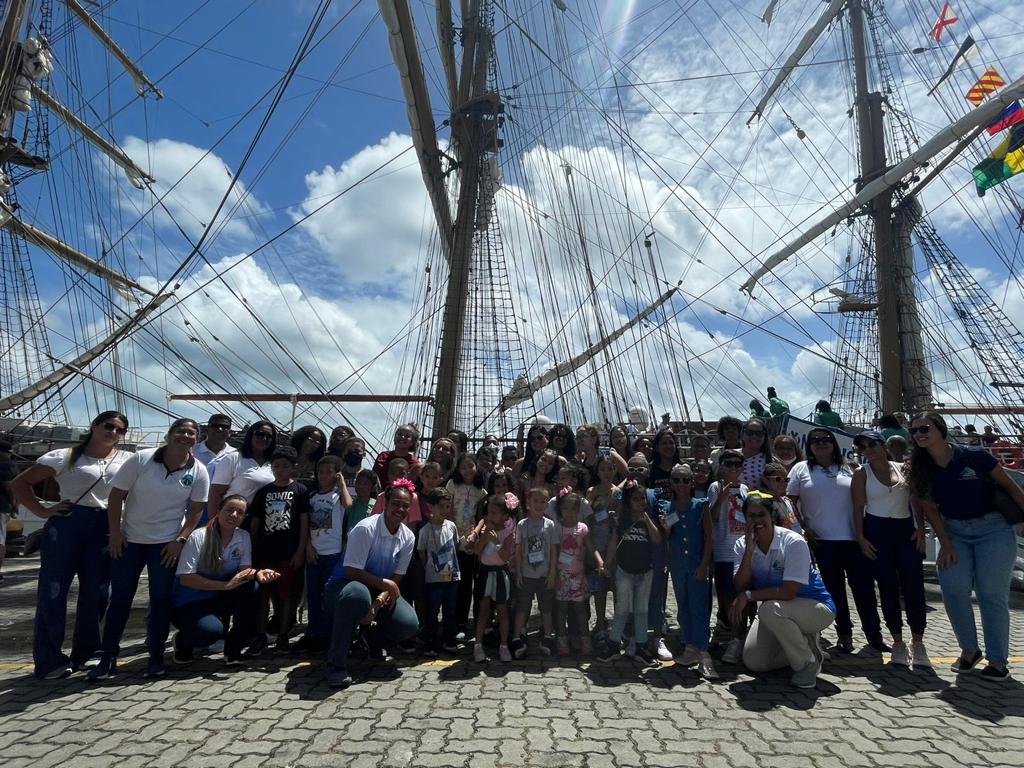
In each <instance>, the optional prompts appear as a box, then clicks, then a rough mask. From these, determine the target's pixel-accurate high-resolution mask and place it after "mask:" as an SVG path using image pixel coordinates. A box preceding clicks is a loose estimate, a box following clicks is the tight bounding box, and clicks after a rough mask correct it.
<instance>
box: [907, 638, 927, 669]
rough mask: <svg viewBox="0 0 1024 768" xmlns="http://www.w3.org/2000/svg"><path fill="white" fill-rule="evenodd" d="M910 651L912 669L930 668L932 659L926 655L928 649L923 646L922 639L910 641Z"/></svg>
mask: <svg viewBox="0 0 1024 768" xmlns="http://www.w3.org/2000/svg"><path fill="white" fill-rule="evenodd" d="M910 650H911V653H912V654H913V656H912V660H913V663H914V669H931V668H932V660H931V659H930V658H929V657H928V649H927V648H925V647H924V641H922V640H915V641H914V642H913V643H911V649H910Z"/></svg>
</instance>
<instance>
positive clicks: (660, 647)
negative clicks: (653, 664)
mask: <svg viewBox="0 0 1024 768" xmlns="http://www.w3.org/2000/svg"><path fill="white" fill-rule="evenodd" d="M651 653H652V654H653V655H654V656H657V657H658V661H672V651H670V650H669V649H668V646H667V645H665V638H663V637H656V638H653V639H652V640H651Z"/></svg>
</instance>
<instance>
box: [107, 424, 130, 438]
mask: <svg viewBox="0 0 1024 768" xmlns="http://www.w3.org/2000/svg"><path fill="white" fill-rule="evenodd" d="M103 428H104V429H105V430H107V431H108V432H117V434H119V435H123V434H124V433H125V432H127V431H128V430H127V429H125V428H124V427H122V426H119V425H117V424H115V423H114V422H112V421H108V422H105V423H104V424H103Z"/></svg>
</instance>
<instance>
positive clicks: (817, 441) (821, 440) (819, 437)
mask: <svg viewBox="0 0 1024 768" xmlns="http://www.w3.org/2000/svg"><path fill="white" fill-rule="evenodd" d="M807 442H808V443H810V444H811V445H821V444H822V443H831V442H832V438H831V437H825V436H824V435H817V436H815V437H809V438H807Z"/></svg>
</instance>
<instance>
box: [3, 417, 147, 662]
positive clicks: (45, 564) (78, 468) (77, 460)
mask: <svg viewBox="0 0 1024 768" xmlns="http://www.w3.org/2000/svg"><path fill="white" fill-rule="evenodd" d="M127 429H128V419H127V417H126V416H125V415H124V414H123V413H118V412H117V411H104V412H103V413H101V414H100V415H99V416H97V417H96V418H95V419H93V420H92V426H91V427H90V429H89V431H88V432H86V433H85V434H84V435H82V439H81V440H80V441H79V443H78V444H77V445H75V446H73V447H71V448H59V449H57V450H55V451H50V452H49V453H44V454H43V455H42V456H40V457H39V458H38V459H37V460H36V463H35V464H34V465H33V466H31V467H29V468H28V469H26V470H25V471H24V472H22V473H21V474H20V475H18V476H17V477H16V478H14V480H12V481H11V490H12V491H13V493H14V496H15V498H16V499H17V501H18V503H19V504H22V505H23V506H24V507H26V508H27V509H28V510H29V511H30V512H32V513H33V514H34V515H36V517H41V518H42V519H44V520H45V521H46V524H45V525H44V526H43V536H42V539H41V540H40V546H39V561H40V562H39V589H38V591H37V593H36V620H35V635H34V637H33V640H32V657H33V660H34V662H35V675H36V677H39V678H45V679H47V680H56V679H59V678H62V677H67V676H68V675H70V674H71V672H72V671H73V670H74V669H84V668H87V667H92V666H95V665H96V663H97V662H98V661H99V650H100V619H101V618H102V617H103V614H104V613H105V612H106V609H107V599H108V597H109V594H110V561H109V559H108V558H107V555H106V552H105V550H106V548H107V500H108V498H109V496H110V487H111V486H110V482H111V480H113V479H114V475H115V474H117V470H118V469H120V468H121V465H122V464H124V462H125V461H126V460H127V459H128V457H129V456H131V453H129V452H128V451H122V450H120V449H119V448H118V447H117V445H118V443H119V442H120V440H121V438H122V437H123V436H124V434H125V432H126V431H127ZM50 481H56V484H57V487H58V488H59V490H60V498H61V500H60V502H58V503H57V504H54V505H50V506H45V505H44V504H42V503H41V502H40V500H39V499H38V498H37V497H36V494H35V489H34V486H36V485H39V484H42V483H46V482H50ZM76 576H77V577H78V609H77V611H76V613H75V634H74V635H73V637H72V640H71V656H70V657H68V656H67V655H66V654H65V653H64V651H63V649H62V646H63V644H64V628H65V623H66V622H67V614H68V591H69V590H70V589H71V582H72V581H73V580H74V579H75V577H76Z"/></svg>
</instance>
